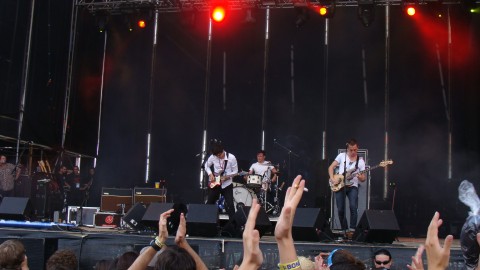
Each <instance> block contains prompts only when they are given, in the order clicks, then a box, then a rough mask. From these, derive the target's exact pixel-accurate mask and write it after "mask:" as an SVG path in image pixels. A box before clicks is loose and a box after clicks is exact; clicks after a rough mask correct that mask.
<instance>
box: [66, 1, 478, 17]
mask: <svg viewBox="0 0 480 270" xmlns="http://www.w3.org/2000/svg"><path fill="white" fill-rule="evenodd" d="M333 2H334V4H335V6H336V7H348V6H353V7H354V6H358V1H357V0H337V1H333V0H263V1H259V0H223V1H208V0H118V1H115V0H113V1H109V0H103V1H99V0H76V3H75V5H76V6H79V7H83V8H85V9H87V10H88V11H90V12H92V13H95V12H102V11H106V12H110V13H111V14H122V13H128V12H131V11H132V10H143V9H151V10H158V11H160V12H180V11H191V10H196V11H207V10H209V8H210V7H211V5H212V4H213V3H221V4H223V5H225V6H227V7H228V8H229V9H232V10H235V9H252V8H256V9H266V8H293V7H296V6H320V5H326V4H332V3H333ZM361 2H362V3H367V2H369V3H371V4H374V5H377V6H385V5H401V4H402V2H403V1H402V0H371V1H365V0H362V1H361ZM415 2H416V3H417V4H419V5H425V4H428V3H442V4H447V5H448V4H460V3H461V0H458V1H457V0H452V1H440V2H439V1H437V0H433V1H432V0H427V1H425V0H420V1H415ZM479 2H480V1H476V3H479ZM409 3H412V1H409Z"/></svg>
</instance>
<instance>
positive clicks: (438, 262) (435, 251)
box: [425, 212, 453, 270]
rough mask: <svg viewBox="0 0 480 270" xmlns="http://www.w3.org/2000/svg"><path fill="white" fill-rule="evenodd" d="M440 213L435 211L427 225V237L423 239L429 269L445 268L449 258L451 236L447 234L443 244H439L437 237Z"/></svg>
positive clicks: (440, 223) (441, 221) (440, 222)
mask: <svg viewBox="0 0 480 270" xmlns="http://www.w3.org/2000/svg"><path fill="white" fill-rule="evenodd" d="M442 223H443V220H441V219H440V213H438V212H435V215H433V218H432V221H431V222H430V225H429V226H428V232H427V239H426V241H425V250H426V251H427V264H428V269H429V270H435V269H438V270H440V269H441V270H443V269H447V267H448V263H449V260H450V248H451V246H452V242H453V236H452V235H448V236H447V237H446V238H445V242H444V245H443V247H442V245H441V244H440V241H439V239H438V228H439V227H440V226H441V225H442Z"/></svg>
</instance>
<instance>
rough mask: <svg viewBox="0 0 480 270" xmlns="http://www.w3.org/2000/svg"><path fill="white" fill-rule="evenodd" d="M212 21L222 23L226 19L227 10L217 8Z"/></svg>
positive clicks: (214, 10)
mask: <svg viewBox="0 0 480 270" xmlns="http://www.w3.org/2000/svg"><path fill="white" fill-rule="evenodd" d="M211 16H212V19H213V20H214V21H216V22H221V21H223V19H225V8H224V7H222V6H216V7H215V8H213V10H212V14H211Z"/></svg>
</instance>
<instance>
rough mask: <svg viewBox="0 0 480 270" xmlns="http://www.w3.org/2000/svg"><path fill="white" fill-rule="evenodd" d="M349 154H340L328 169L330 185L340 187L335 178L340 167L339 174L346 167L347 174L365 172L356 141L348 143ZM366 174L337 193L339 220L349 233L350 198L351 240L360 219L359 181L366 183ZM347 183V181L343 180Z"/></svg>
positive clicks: (351, 140) (349, 233) (355, 178)
mask: <svg viewBox="0 0 480 270" xmlns="http://www.w3.org/2000/svg"><path fill="white" fill-rule="evenodd" d="M346 146H347V149H346V150H347V152H346V153H340V154H338V156H337V157H336V158H335V160H334V161H333V162H332V164H330V166H329V167H328V175H329V176H330V179H329V181H330V184H331V185H338V184H339V182H340V180H339V179H338V178H336V177H334V169H335V167H337V166H339V171H338V172H339V174H343V173H344V172H345V166H346V167H347V172H349V171H351V172H352V173H353V172H354V171H363V170H365V161H364V160H363V158H359V157H358V155H357V152H358V143H357V141H356V140H355V139H350V140H349V141H348V143H347V145H346ZM365 179H366V175H365V174H358V175H357V176H355V177H354V178H353V179H351V180H350V183H348V184H346V185H345V186H344V187H343V188H342V189H340V190H339V191H337V192H335V193H334V195H335V202H336V204H337V210H338V218H339V220H340V224H341V225H342V230H344V231H347V229H348V227H347V226H348V224H347V219H346V217H345V197H348V203H349V206H350V230H348V232H347V236H348V237H349V238H351V236H352V235H353V231H354V230H355V228H356V226H357V219H358V181H361V182H363V181H365ZM343 180H344V181H345V179H343Z"/></svg>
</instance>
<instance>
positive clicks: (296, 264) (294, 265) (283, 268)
mask: <svg viewBox="0 0 480 270" xmlns="http://www.w3.org/2000/svg"><path fill="white" fill-rule="evenodd" d="M278 268H279V269H280V270H293V269H301V267H300V261H299V260H298V259H296V260H295V261H293V262H291V263H279V264H278Z"/></svg>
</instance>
